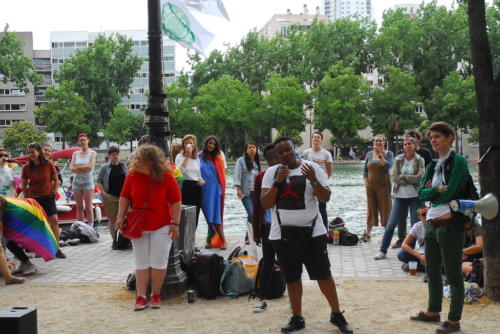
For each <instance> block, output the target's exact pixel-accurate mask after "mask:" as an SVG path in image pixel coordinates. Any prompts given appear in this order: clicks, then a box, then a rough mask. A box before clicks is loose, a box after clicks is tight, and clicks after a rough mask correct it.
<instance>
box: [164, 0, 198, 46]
mask: <svg viewBox="0 0 500 334" xmlns="http://www.w3.org/2000/svg"><path fill="white" fill-rule="evenodd" d="M161 16H162V20H161V26H162V29H163V31H164V32H165V34H166V35H167V36H168V38H170V39H172V40H174V41H178V42H184V43H186V44H188V45H192V44H194V42H195V41H196V36H195V34H194V33H193V31H192V30H191V27H190V24H189V18H188V16H187V15H186V13H185V12H184V11H183V10H182V9H181V8H179V7H177V6H175V5H173V4H171V3H165V4H164V5H163V8H162V11H161Z"/></svg>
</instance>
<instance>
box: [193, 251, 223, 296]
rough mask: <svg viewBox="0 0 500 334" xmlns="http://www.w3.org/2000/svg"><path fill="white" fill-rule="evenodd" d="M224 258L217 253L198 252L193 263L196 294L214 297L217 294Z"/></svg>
mask: <svg viewBox="0 0 500 334" xmlns="http://www.w3.org/2000/svg"><path fill="white" fill-rule="evenodd" d="M224 269H225V267H224V258H223V257H222V256H220V255H217V254H200V255H199V256H198V258H197V259H196V262H194V263H193V276H194V283H195V286H196V291H197V293H198V296H199V297H201V298H205V299H215V298H216V297H217V295H219V294H220V293H219V289H220V282H221V277H222V273H223V272H224Z"/></svg>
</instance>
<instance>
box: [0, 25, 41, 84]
mask: <svg viewBox="0 0 500 334" xmlns="http://www.w3.org/2000/svg"><path fill="white" fill-rule="evenodd" d="M2 35H3V36H2V39H0V79H1V81H2V82H3V83H4V84H6V83H8V82H9V81H10V82H13V83H14V84H15V85H16V86H17V87H19V88H21V89H24V90H28V89H27V83H28V82H30V83H31V84H32V85H34V86H35V85H37V84H39V83H40V82H42V78H41V77H40V76H39V75H38V74H36V73H35V72H34V71H33V63H32V62H31V60H30V59H29V58H28V57H26V56H25V55H24V54H23V42H22V41H20V40H18V39H17V37H16V34H15V33H13V32H9V26H8V25H6V26H5V29H4V31H3V34H2Z"/></svg>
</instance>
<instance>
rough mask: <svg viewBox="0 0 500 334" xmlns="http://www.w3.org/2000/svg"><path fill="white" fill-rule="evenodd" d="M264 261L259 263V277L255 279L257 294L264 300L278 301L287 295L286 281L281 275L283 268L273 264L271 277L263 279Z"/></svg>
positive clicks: (261, 260)
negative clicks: (277, 299)
mask: <svg viewBox="0 0 500 334" xmlns="http://www.w3.org/2000/svg"><path fill="white" fill-rule="evenodd" d="M263 264H264V259H263V258H261V259H260V261H259V269H258V271H257V277H256V278H255V292H254V293H255V294H256V295H257V296H259V297H260V298H262V299H276V298H281V297H282V296H283V294H284V293H285V289H286V284H285V279H284V277H283V275H282V273H281V268H280V266H279V265H278V263H276V261H275V262H274V264H273V267H272V269H271V273H270V277H263V276H262V271H263V270H264V266H263Z"/></svg>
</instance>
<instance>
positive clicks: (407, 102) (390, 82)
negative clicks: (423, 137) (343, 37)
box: [369, 66, 423, 151]
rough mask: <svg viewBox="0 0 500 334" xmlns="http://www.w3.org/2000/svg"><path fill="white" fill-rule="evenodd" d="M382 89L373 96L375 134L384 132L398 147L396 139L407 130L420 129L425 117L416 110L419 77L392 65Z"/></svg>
mask: <svg viewBox="0 0 500 334" xmlns="http://www.w3.org/2000/svg"><path fill="white" fill-rule="evenodd" d="M384 79H385V80H384V84H383V86H382V89H376V90H375V91H374V92H373V93H372V95H371V104H370V112H369V114H370V120H371V121H370V126H371V127H372V129H373V131H374V132H375V133H383V134H384V135H385V136H386V137H387V139H388V141H389V144H390V147H391V149H393V150H394V151H397V147H394V140H395V139H397V136H399V135H402V134H403V133H404V131H405V130H406V129H413V128H416V127H417V126H418V125H419V124H420V122H421V121H423V118H422V117H421V116H420V115H419V114H418V113H417V112H416V110H415V109H416V105H415V104H416V103H417V102H418V100H419V97H418V91H419V87H418V86H417V84H416V83H415V78H414V77H412V76H411V75H408V74H405V73H403V71H401V70H400V69H398V68H395V67H392V66H390V67H389V68H388V70H387V75H386V76H385V78H384Z"/></svg>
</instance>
